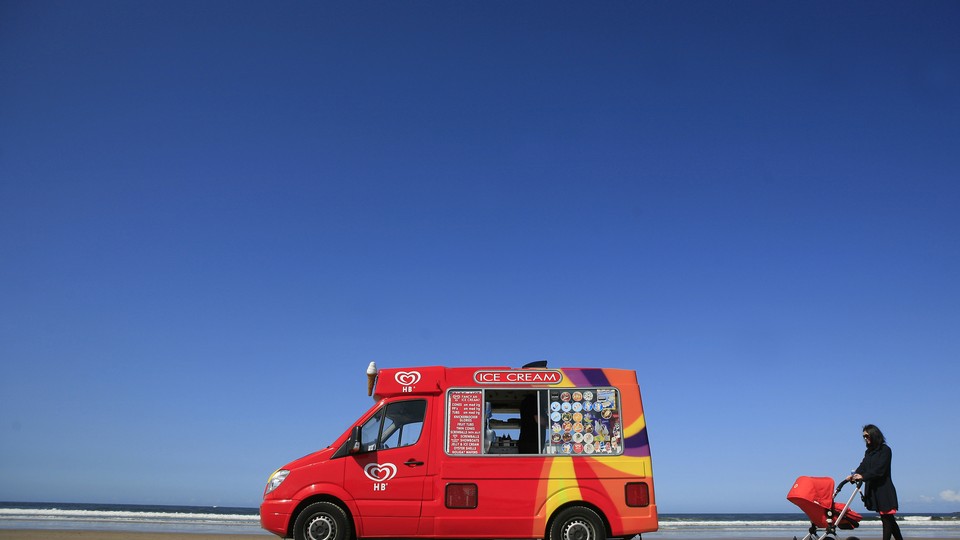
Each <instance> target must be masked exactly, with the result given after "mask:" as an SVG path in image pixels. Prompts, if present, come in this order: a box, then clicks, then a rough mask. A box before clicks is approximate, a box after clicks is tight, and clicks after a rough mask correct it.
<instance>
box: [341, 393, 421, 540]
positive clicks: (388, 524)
mask: <svg viewBox="0 0 960 540" xmlns="http://www.w3.org/2000/svg"><path fill="white" fill-rule="evenodd" d="M427 404H428V400H427V399H410V400H404V401H392V402H389V403H386V404H385V405H384V406H383V407H381V408H380V410H379V411H377V412H376V413H375V414H374V415H373V416H372V417H370V418H369V419H368V420H367V421H366V422H365V423H364V424H363V426H362V427H361V429H360V439H361V440H360V452H359V453H356V454H353V455H351V456H349V457H347V458H346V470H345V474H344V488H345V489H346V490H347V491H348V492H349V493H350V494H351V495H352V496H353V498H354V500H355V501H356V503H357V508H358V510H359V514H360V515H359V516H357V518H358V520H359V522H360V526H361V527H362V530H361V531H358V532H360V533H361V534H362V536H365V537H377V536H393V537H397V536H408V535H414V534H416V533H417V528H418V526H419V523H420V509H421V504H422V502H423V489H424V480H425V478H426V471H427V459H428V449H429V439H430V437H429V433H430V432H429V429H428V426H425V421H426V420H427V414H426V412H427Z"/></svg>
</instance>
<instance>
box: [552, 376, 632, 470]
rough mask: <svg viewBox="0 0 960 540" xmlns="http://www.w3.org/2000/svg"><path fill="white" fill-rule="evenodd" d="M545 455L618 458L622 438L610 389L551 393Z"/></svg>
mask: <svg viewBox="0 0 960 540" xmlns="http://www.w3.org/2000/svg"><path fill="white" fill-rule="evenodd" d="M549 401H550V443H549V444H548V445H547V449H546V450H547V453H548V454H567V455H576V454H581V455H591V454H619V453H620V452H621V451H622V445H623V435H622V428H621V425H620V405H619V403H618V401H617V391H616V390H615V389H613V388H577V389H563V390H551V391H550V400H549Z"/></svg>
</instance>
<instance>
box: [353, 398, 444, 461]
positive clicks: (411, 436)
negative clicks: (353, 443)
mask: <svg viewBox="0 0 960 540" xmlns="http://www.w3.org/2000/svg"><path fill="white" fill-rule="evenodd" d="M426 411H427V402H426V401H425V400H422V399H417V400H411V401H397V402H393V403H388V404H387V406H386V407H384V408H382V409H380V410H379V411H377V413H376V414H374V415H373V416H372V417H371V418H370V419H369V420H367V421H366V422H365V423H364V424H363V427H361V428H360V441H361V442H360V448H361V451H363V452H371V451H374V450H385V449H387V448H398V447H401V446H410V445H412V444H415V443H416V442H417V441H418V440H420V433H421V432H422V430H423V418H424V415H425V414H426Z"/></svg>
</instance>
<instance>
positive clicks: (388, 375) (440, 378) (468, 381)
mask: <svg viewBox="0 0 960 540" xmlns="http://www.w3.org/2000/svg"><path fill="white" fill-rule="evenodd" d="M583 386H590V387H602V386H612V387H617V388H623V387H626V386H637V375H636V372H635V371H634V370H629V369H612V368H525V369H518V368H511V367H506V366H500V367H443V366H426V367H409V368H384V369H381V370H379V372H378V374H377V381H376V388H375V392H374V399H376V400H378V401H379V400H381V399H383V398H386V397H392V396H396V395H418V394H419V395H423V394H439V393H442V392H444V391H446V390H447V389H449V388H484V387H497V388H504V387H518V388H569V387H583Z"/></svg>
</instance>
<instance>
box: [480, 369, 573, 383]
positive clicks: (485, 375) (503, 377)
mask: <svg viewBox="0 0 960 540" xmlns="http://www.w3.org/2000/svg"><path fill="white" fill-rule="evenodd" d="M473 380H474V381H475V382H476V383H477V384H503V383H506V384H560V383H561V382H563V373H561V372H560V371H558V370H556V369H543V370H540V369H537V370H530V369H483V370H480V371H477V372H476V373H474V374H473Z"/></svg>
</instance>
